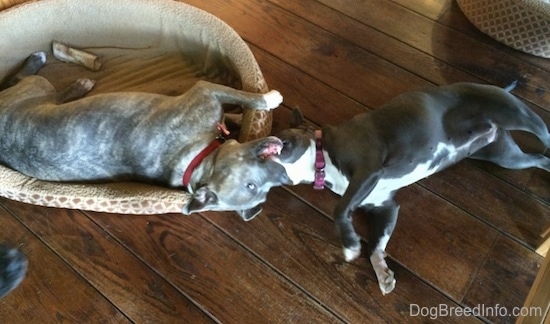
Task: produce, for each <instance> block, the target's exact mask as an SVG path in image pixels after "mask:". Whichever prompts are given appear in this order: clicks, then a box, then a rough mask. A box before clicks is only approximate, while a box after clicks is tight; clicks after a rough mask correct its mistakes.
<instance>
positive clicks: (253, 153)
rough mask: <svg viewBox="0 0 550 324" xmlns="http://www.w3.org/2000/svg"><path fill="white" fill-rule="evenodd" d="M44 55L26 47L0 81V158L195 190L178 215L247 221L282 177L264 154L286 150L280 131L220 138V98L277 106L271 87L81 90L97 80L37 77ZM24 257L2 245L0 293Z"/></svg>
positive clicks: (69, 178) (43, 175)
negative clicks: (234, 216)
mask: <svg viewBox="0 0 550 324" xmlns="http://www.w3.org/2000/svg"><path fill="white" fill-rule="evenodd" d="M45 62H46V55H45V53H43V52H37V53H34V54H32V55H31V56H30V57H29V58H28V59H27V60H26V61H25V63H24V64H23V66H22V68H21V69H20V70H18V72H17V73H16V74H15V75H14V76H13V77H11V78H8V79H7V81H5V82H4V83H3V84H1V85H0V90H2V91H1V92H0V163H1V164H3V165H5V166H8V167H10V168H12V169H14V170H17V171H19V172H21V173H23V174H26V175H28V176H31V177H34V178H37V179H41V180H49V181H63V182H106V181H120V180H136V181H145V182H150V183H158V184H162V185H166V186H170V187H185V188H186V189H188V191H189V192H191V193H193V198H192V199H191V201H190V203H189V204H188V205H186V206H185V207H184V209H183V213H184V214H190V213H193V212H199V211H205V210H232V211H236V212H237V213H238V214H239V215H240V216H241V217H242V218H243V219H244V220H250V219H252V218H253V217H254V216H256V215H257V214H258V213H259V212H260V211H261V207H260V205H261V203H263V202H264V201H265V199H266V195H267V193H268V191H269V189H270V188H271V187H273V186H278V185H281V184H283V183H286V182H288V178H287V176H286V173H285V171H284V168H283V167H282V166H281V165H280V164H278V163H276V162H274V161H273V160H272V159H270V156H271V155H274V154H278V153H279V152H280V150H281V149H282V142H281V141H280V140H279V139H278V138H276V137H267V138H264V139H259V140H255V141H251V142H248V143H244V144H240V143H238V142H237V141H235V140H228V141H223V140H222V139H221V138H220V132H221V131H222V130H223V125H222V124H223V119H224V111H223V108H222V104H226V103H227V104H236V105H242V106H245V107H250V108H255V109H264V110H268V109H273V108H276V107H277V106H279V104H280V103H281V102H282V97H281V95H280V94H279V92H277V91H270V92H268V93H266V94H256V93H247V92H243V91H238V90H235V89H232V88H229V87H225V86H221V85H217V84H213V83H208V82H204V81H200V82H198V83H197V84H196V85H195V86H194V87H193V88H191V89H190V90H189V91H187V92H186V93H185V94H183V95H181V96H177V97H171V96H165V95H158V94H149V93H136V92H133V93H110V94H99V95H95V96H90V97H86V98H82V99H80V98H81V97H83V96H84V95H85V94H86V93H88V92H89V91H90V90H91V88H92V87H93V85H94V83H93V82H92V81H91V80H88V79H80V80H77V81H76V82H75V83H74V84H73V85H72V86H71V87H69V88H68V89H67V90H65V91H62V92H60V93H58V92H57V91H56V89H55V88H54V87H53V85H52V84H51V83H50V82H48V80H46V79H45V78H43V77H40V76H36V75H34V74H35V73H36V72H37V71H38V70H39V69H40V68H41V67H42V66H43V65H44V64H45ZM26 265H27V261H26V258H25V256H24V255H23V254H22V253H21V252H20V251H18V250H16V249H11V248H9V247H7V246H4V245H0V297H2V296H3V295H5V294H7V293H8V292H9V291H10V290H12V289H13V288H15V287H16V286H17V285H18V284H19V282H21V280H22V279H23V277H24V275H25V272H26Z"/></svg>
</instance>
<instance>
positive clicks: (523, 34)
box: [457, 0, 550, 58]
mask: <svg viewBox="0 0 550 324" xmlns="http://www.w3.org/2000/svg"><path fill="white" fill-rule="evenodd" d="M457 3H458V5H459V7H460V9H461V10H462V12H463V13H464V14H465V15H466V17H467V18H468V19H469V20H470V21H471V22H472V23H473V24H474V25H475V26H476V27H477V28H478V29H479V30H481V31H482V32H484V33H485V34H487V35H489V36H491V37H492V38H494V39H496V40H498V41H499V42H501V43H503V44H505V45H507V46H510V47H512V48H515V49H517V50H520V51H523V52H525V53H529V54H533V55H537V56H542V57H546V58H548V57H550V2H549V1H547V0H457Z"/></svg>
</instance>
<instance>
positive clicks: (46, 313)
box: [0, 198, 130, 323]
mask: <svg viewBox="0 0 550 324" xmlns="http://www.w3.org/2000/svg"><path fill="white" fill-rule="evenodd" d="M5 202H7V201H6V200H5V199H4V198H2V199H0V203H1V204H2V205H3V204H4V203H5ZM9 204H11V202H9ZM26 207H28V206H26ZM27 210H28V211H30V209H27ZM26 213H29V212H26ZM31 215H32V214H31ZM0 227H1V228H2V229H3V230H2V231H1V232H0V238H1V239H0V241H1V242H3V243H9V244H10V245H12V246H17V247H20V248H21V250H22V251H23V252H24V253H25V254H26V256H27V258H28V260H29V265H28V274H27V277H26V278H25V280H23V282H22V283H21V285H20V286H19V287H18V288H17V289H15V290H14V291H13V292H11V293H10V294H8V295H7V296H6V297H5V298H2V299H0V319H2V322H4V323H31V322H37V321H40V322H42V323H55V322H81V323H82V322H95V323H129V322H130V320H129V319H128V318H126V317H125V315H124V314H123V313H122V312H120V311H119V310H118V309H117V308H116V307H115V306H113V305H112V304H111V302H110V301H109V299H108V298H106V297H105V296H103V295H102V294H101V293H100V292H98V291H97V290H96V289H94V288H93V287H92V286H91V285H90V284H89V283H88V282H87V281H86V280H85V279H84V278H82V277H81V276H80V275H78V274H77V273H76V272H75V271H74V270H73V269H72V268H71V266H70V265H67V264H66V263H65V262H64V261H63V260H62V259H61V258H59V256H57V255H56V253H55V251H52V250H51V249H50V248H49V247H48V246H47V245H45V244H44V243H43V242H41V241H40V240H39V239H38V238H36V237H35V236H34V235H33V233H31V232H30V231H29V230H28V229H26V228H25V227H24V226H22V225H21V223H19V222H18V221H17V220H16V219H15V218H14V217H13V216H12V215H11V214H10V213H9V212H7V211H6V210H5V209H4V208H3V207H0ZM44 230H48V228H45V229H44Z"/></svg>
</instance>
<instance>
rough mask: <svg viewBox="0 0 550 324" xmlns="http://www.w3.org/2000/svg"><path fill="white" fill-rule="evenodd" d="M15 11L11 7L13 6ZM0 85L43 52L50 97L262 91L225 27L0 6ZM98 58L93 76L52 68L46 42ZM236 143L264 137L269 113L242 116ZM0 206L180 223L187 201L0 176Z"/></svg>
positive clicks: (0, 0)
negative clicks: (82, 87) (87, 83)
mask: <svg viewBox="0 0 550 324" xmlns="http://www.w3.org/2000/svg"><path fill="white" fill-rule="evenodd" d="M19 3H20V4H19ZM0 10H1V11H0V48H2V53H1V55H2V60H0V76H4V75H6V74H7V73H9V72H10V71H11V70H13V69H14V68H15V67H17V66H18V65H19V64H21V63H22V62H23V61H24V60H25V58H26V57H28V55H29V54H31V53H32V52H35V51H38V50H43V51H46V52H48V54H49V55H48V61H47V64H46V66H45V67H44V68H43V69H42V70H41V71H40V72H39V74H41V75H43V76H45V77H46V78H47V79H48V80H50V81H51V82H52V83H53V84H54V85H55V86H56V88H58V89H61V88H63V87H65V86H68V85H69V84H70V83H71V82H73V81H74V80H75V79H77V78H81V77H87V78H90V79H93V80H95V81H96V87H95V88H94V90H93V91H92V92H91V93H90V95H93V94H94V93H100V92H111V91H146V92H155V93H163V94H168V95H176V94H180V93H183V92H185V91H186V90H187V89H189V88H190V87H191V86H192V85H193V84H195V83H196V81H198V80H200V79H204V80H208V81H211V82H217V83H221V84H225V85H229V86H232V87H235V88H239V89H243V90H246V91H250V92H266V91H267V90H268V89H267V85H266V83H265V80H264V78H263V76H262V73H261V71H260V69H259V67H258V64H257V62H256V61H255V59H254V57H253V55H252V53H251V51H250V49H249V48H248V47H247V45H246V44H245V43H244V41H243V40H242V39H241V38H240V37H239V35H238V34H237V33H236V32H235V31H234V30H233V29H231V28H230V27H229V26H228V25H227V24H225V23H224V22H222V21H221V20H219V19H218V18H216V17H214V16H212V15H211V14H209V13H207V12H204V11H202V10H200V9H197V8H195V7H192V6H189V5H186V4H183V3H180V2H177V1H171V0H117V1H82V0H42V1H21V0H0ZM53 41H57V42H60V43H64V44H67V45H69V46H71V47H74V48H77V49H80V50H83V51H86V52H89V53H92V54H94V55H97V56H98V57H99V59H100V60H101V63H102V65H101V69H100V70H99V71H91V70H88V69H86V68H84V67H82V66H77V65H72V64H69V63H62V62H59V61H56V60H55V59H54V58H53V57H52V55H51V53H52V42H53ZM242 112H243V122H242V125H241V129H240V132H239V140H240V141H247V140H251V139H254V138H258V137H262V136H265V135H267V134H269V132H270V131H271V118H272V116H271V113H270V112H259V111H255V110H252V109H247V108H244V107H243V108H242ZM0 196H3V197H6V198H9V199H13V200H18V201H22V202H26V203H31V204H35V205H42V206H50V207H60V208H69V209H81V210H90V211H101V212H111V213H122V214H161V213H179V212H181V210H182V207H183V206H184V205H185V204H186V203H187V202H188V200H189V198H190V196H189V194H188V193H186V192H184V191H182V190H175V189H170V188H164V187H159V186H153V185H146V184H141V183H109V184H77V183H54V182H47V181H40V180H36V179H33V178H30V177H27V176H25V175H23V174H21V173H19V172H16V171H14V170H11V169H9V168H6V167H3V166H0Z"/></svg>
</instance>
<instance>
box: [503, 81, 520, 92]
mask: <svg viewBox="0 0 550 324" xmlns="http://www.w3.org/2000/svg"><path fill="white" fill-rule="evenodd" d="M517 85H518V81H517V80H516V81H514V82H512V83H510V84H509V85H507V86H506V87H504V88H503V89H504V91H506V92H510V91H512V90H514V89H515V88H516V86H517Z"/></svg>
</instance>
